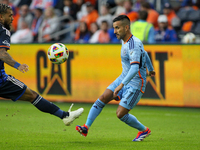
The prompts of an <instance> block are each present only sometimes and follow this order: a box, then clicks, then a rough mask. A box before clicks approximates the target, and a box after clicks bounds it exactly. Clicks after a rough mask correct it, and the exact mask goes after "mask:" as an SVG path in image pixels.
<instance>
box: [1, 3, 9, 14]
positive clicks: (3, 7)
mask: <svg viewBox="0 0 200 150" xmlns="http://www.w3.org/2000/svg"><path fill="white" fill-rule="evenodd" d="M8 9H10V10H12V8H11V7H10V6H8V5H6V4H2V3H0V14H6V13H7V10H8Z"/></svg>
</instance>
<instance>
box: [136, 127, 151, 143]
mask: <svg viewBox="0 0 200 150" xmlns="http://www.w3.org/2000/svg"><path fill="white" fill-rule="evenodd" d="M150 134H151V130H150V129H149V128H148V127H147V129H146V130H145V131H139V132H138V134H137V136H136V138H135V139H133V141H138V142H139V141H142V140H144V138H145V137H147V136H149V135H150Z"/></svg>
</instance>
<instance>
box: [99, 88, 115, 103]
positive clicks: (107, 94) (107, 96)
mask: <svg viewBox="0 0 200 150" xmlns="http://www.w3.org/2000/svg"><path fill="white" fill-rule="evenodd" d="M99 99H100V100H101V101H102V102H104V103H105V104H107V103H108V102H110V101H111V100H113V91H111V90H110V89H106V90H105V91H104V93H103V94H102V95H101V96H100V97H99Z"/></svg>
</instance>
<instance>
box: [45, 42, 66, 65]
mask: <svg viewBox="0 0 200 150" xmlns="http://www.w3.org/2000/svg"><path fill="white" fill-rule="evenodd" d="M47 56H48V58H49V60H50V61H51V62H52V63H54V64H62V63H64V62H65V61H66V60H67V59H68V57H69V50H68V49H67V47H66V46H65V45H64V44H62V43H54V44H52V45H51V46H50V47H49V49H48V52H47Z"/></svg>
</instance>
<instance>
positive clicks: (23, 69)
mask: <svg viewBox="0 0 200 150" xmlns="http://www.w3.org/2000/svg"><path fill="white" fill-rule="evenodd" d="M28 68H29V67H28V65H27V64H21V65H20V66H19V67H18V68H17V69H18V70H19V71H21V72H23V73H25V72H27V71H29V69H28Z"/></svg>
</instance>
